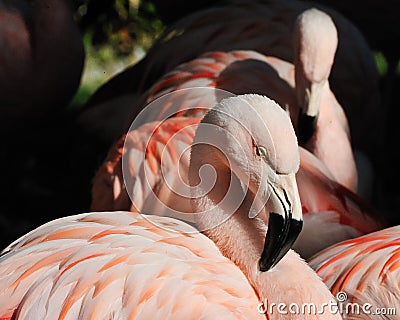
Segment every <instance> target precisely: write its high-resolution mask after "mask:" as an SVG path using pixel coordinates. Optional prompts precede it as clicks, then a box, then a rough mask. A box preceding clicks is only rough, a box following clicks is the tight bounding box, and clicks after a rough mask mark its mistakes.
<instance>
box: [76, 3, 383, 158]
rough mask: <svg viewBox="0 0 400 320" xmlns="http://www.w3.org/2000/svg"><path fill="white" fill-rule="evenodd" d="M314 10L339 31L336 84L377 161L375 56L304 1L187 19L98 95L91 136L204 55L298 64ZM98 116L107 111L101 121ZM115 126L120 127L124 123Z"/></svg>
mask: <svg viewBox="0 0 400 320" xmlns="http://www.w3.org/2000/svg"><path fill="white" fill-rule="evenodd" d="M312 7H317V8H319V9H320V10H322V11H324V12H327V13H328V14H329V15H330V16H331V17H332V19H333V21H334V23H335V25H336V27H337V29H338V37H339V44H340V45H339V47H338V49H337V52H336V57H335V62H334V64H333V66H332V72H331V75H330V83H331V86H332V91H333V92H334V93H335V95H336V97H337V98H338V100H339V102H340V103H341V105H342V106H343V107H344V108H345V111H346V114H347V116H348V117H349V123H350V127H351V128H352V131H351V135H352V142H353V144H354V146H355V147H356V148H357V149H359V150H361V151H363V152H365V153H366V154H367V156H368V157H369V158H370V159H376V157H377V155H378V154H380V153H379V152H378V151H377V150H379V146H380V145H381V144H382V139H380V132H381V131H380V129H377V130H376V131H372V130H370V128H371V127H380V126H381V125H382V123H383V122H382V121H380V117H381V115H382V112H381V110H380V108H379V75H378V72H377V69H376V64H375V60H374V58H373V56H372V53H371V52H370V50H369V47H368V45H367V43H366V41H365V39H364V38H363V36H362V35H361V33H360V32H359V31H358V29H357V28H356V27H355V26H354V25H353V24H352V23H351V22H350V21H348V20H347V19H346V18H344V17H343V16H342V15H340V14H339V13H337V12H336V11H334V10H331V9H328V8H326V7H322V6H320V5H316V4H311V3H307V2H302V1H273V0H272V1H271V0H268V1H267V0H255V1H244V0H230V1H224V2H223V3H218V4H215V5H214V6H213V7H211V8H204V9H202V10H199V11H197V12H194V13H193V14H191V15H188V16H186V17H184V18H182V19H181V20H179V21H177V22H175V23H174V24H172V25H171V26H170V27H168V28H167V29H166V30H165V32H164V34H163V35H162V36H161V38H160V39H158V40H157V41H156V42H155V44H154V45H153V47H152V48H151V49H150V50H149V51H148V53H147V55H146V57H145V58H144V59H143V60H141V61H140V62H139V63H138V64H136V65H134V66H133V67H131V68H128V69H127V70H125V71H124V72H122V73H120V74H119V75H117V76H116V77H115V78H114V79H112V80H111V81H109V82H108V83H107V84H105V85H104V86H103V87H102V88H100V90H98V91H97V92H96V93H95V94H94V95H93V97H92V99H91V101H90V102H89V103H88V105H87V106H86V108H85V112H84V114H85V113H87V116H85V117H83V119H82V122H83V123H84V124H85V126H86V128H88V130H91V129H90V128H91V126H93V127H92V129H93V130H95V131H96V132H97V133H98V135H102V133H101V132H102V131H101V130H102V129H103V128H107V124H109V123H110V121H112V119H113V118H110V113H111V112H110V111H107V110H113V111H112V113H113V114H114V116H115V117H116V118H117V119H115V121H118V120H120V119H123V116H122V115H120V116H118V110H121V113H122V114H125V110H126V108H129V101H132V100H131V99H136V98H137V97H138V96H140V95H141V94H143V93H144V92H145V91H146V90H147V89H148V88H150V87H151V86H152V85H153V84H154V83H155V81H157V80H158V79H159V78H160V77H161V76H162V75H164V74H165V73H167V72H169V71H171V70H173V69H174V68H175V67H176V66H178V65H179V64H181V63H183V62H187V61H189V60H192V59H194V58H196V57H198V56H200V55H201V54H204V53H206V52H212V51H223V52H228V51H232V50H254V51H256V52H258V53H261V54H264V55H266V56H274V57H277V58H279V59H282V60H284V61H287V62H291V63H293V62H294V53H293V45H292V39H293V36H292V32H293V26H294V24H295V21H296V19H297V17H298V15H299V14H301V13H302V12H303V11H305V10H307V9H310V8H312ZM194 39H195V40H194ZM113 98H115V99H116V100H115V101H113ZM100 112H104V114H103V116H102V115H101V114H99V113H100ZM91 113H94V114H97V118H96V121H92V117H91V116H90V114H91ZM99 118H100V119H99ZM100 121H102V123H101V125H100ZM115 127H116V128H120V129H121V128H122V126H121V122H118V124H116V126H115ZM112 132H113V131H107V132H103V134H104V135H103V138H105V139H107V141H114V140H115V139H118V138H119V137H120V135H121V134H123V132H122V131H119V132H118V133H117V134H116V135H112V134H110V133H112Z"/></svg>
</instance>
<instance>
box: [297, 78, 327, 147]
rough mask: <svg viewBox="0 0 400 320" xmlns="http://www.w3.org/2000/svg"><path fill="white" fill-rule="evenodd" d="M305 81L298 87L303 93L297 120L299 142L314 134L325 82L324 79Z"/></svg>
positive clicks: (302, 142) (308, 138)
mask: <svg viewBox="0 0 400 320" xmlns="http://www.w3.org/2000/svg"><path fill="white" fill-rule="evenodd" d="M305 82H306V83H305V84H304V85H303V86H302V88H301V89H300V90H301V91H302V92H303V94H302V98H301V102H300V111H299V118H298V122H297V137H298V139H299V142H300V143H301V144H305V143H307V142H308V141H309V140H310V139H311V137H312V136H313V134H314V131H315V127H316V124H317V120H318V115H319V107H320V104H321V96H322V87H323V86H324V85H325V83H326V81H322V82H317V83H312V82H309V81H305ZM300 86H301V85H300Z"/></svg>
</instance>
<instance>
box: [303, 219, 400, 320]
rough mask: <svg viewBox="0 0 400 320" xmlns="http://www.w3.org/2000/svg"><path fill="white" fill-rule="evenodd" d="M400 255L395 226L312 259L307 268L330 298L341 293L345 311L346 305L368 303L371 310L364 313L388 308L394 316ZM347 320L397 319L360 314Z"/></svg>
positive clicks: (399, 300)
mask: <svg viewBox="0 0 400 320" xmlns="http://www.w3.org/2000/svg"><path fill="white" fill-rule="evenodd" d="M399 254H400V226H395V227H391V228H388V229H384V230H380V231H377V232H374V233H371V234H367V235H365V236H362V237H359V238H356V239H351V240H347V241H344V242H341V243H339V244H336V245H334V246H332V247H330V248H327V249H325V250H324V251H322V252H320V253H318V254H317V255H315V256H313V257H312V258H311V259H310V260H309V264H310V265H311V266H312V267H313V268H314V269H315V270H316V272H317V273H318V275H319V276H320V277H321V278H322V280H323V281H324V282H325V283H326V284H327V286H328V287H329V288H330V289H331V291H332V293H333V294H335V295H336V294H339V293H340V294H341V295H343V293H344V295H343V296H342V298H341V299H342V301H341V302H343V304H344V307H345V304H346V303H357V304H358V305H360V306H361V305H363V304H365V303H369V304H370V305H371V306H372V308H370V309H369V310H367V311H372V312H375V311H376V309H375V308H391V310H392V311H391V312H393V308H394V310H395V312H398V310H400V290H399V270H400V268H399ZM345 298H346V299H345ZM343 310H346V309H344V308H343ZM356 311H357V310H356ZM389 311H390V309H386V311H385V310H382V312H389ZM346 319H347V318H346ZM348 319H398V315H396V314H393V313H392V315H390V314H386V315H385V314H381V315H379V314H375V315H372V314H366V313H365V312H361V313H360V314H350V315H348Z"/></svg>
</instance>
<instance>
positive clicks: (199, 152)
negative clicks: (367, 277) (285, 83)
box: [0, 95, 340, 320]
mask: <svg viewBox="0 0 400 320" xmlns="http://www.w3.org/2000/svg"><path fill="white" fill-rule="evenodd" d="M244 113H246V114H252V115H253V118H251V119H252V120H253V119H254V116H257V117H259V119H260V121H259V122H257V123H254V122H253V121H252V120H250V119H246V118H243V121H237V120H235V119H240V118H238V116H240V117H241V116H243V114H244ZM209 125H211V126H212V127H213V128H215V129H216V131H215V133H216V134H217V136H216V137H215V138H216V139H217V140H219V139H223V140H224V141H226V143H227V145H228V146H229V148H227V149H225V150H217V149H215V148H214V147H213V146H212V145H209V144H205V143H202V141H204V140H203V138H204V137H205V136H207V135H208V134H209V132H210V131H209V127H208V126H209ZM218 128H219V129H218ZM265 128H268V129H269V132H270V135H271V136H270V137H269V138H271V139H269V138H267V136H266V135H265V134H264V133H265ZM221 129H223V130H221ZM261 133H263V134H261ZM232 135H235V136H236V137H240V138H239V139H236V141H235V140H234V139H232ZM195 141H197V142H198V143H197V144H194V145H193V147H192V156H191V160H190V166H189V177H190V179H189V180H190V185H191V187H192V188H193V189H192V195H193V199H192V202H191V204H192V208H193V213H198V214H194V215H195V216H196V217H197V218H196V225H197V226H198V227H199V228H201V230H203V233H205V234H206V235H207V236H208V238H209V239H208V238H207V237H205V236H204V235H203V234H201V233H199V232H198V231H197V230H196V229H194V228H193V227H191V226H189V225H187V224H185V223H183V222H180V221H178V220H176V219H171V218H168V217H158V216H155V215H152V216H146V215H139V214H137V213H131V212H106V213H87V214H81V215H77V216H71V217H65V218H61V219H58V220H55V221H52V222H50V223H48V224H45V225H43V226H41V227H39V228H38V229H36V230H34V231H32V232H31V233H28V234H27V235H25V236H24V237H22V238H20V239H19V240H17V241H16V242H14V243H13V244H11V245H10V246H9V247H8V248H6V249H5V250H4V251H3V253H2V256H1V257H0V279H1V283H2V290H1V292H0V302H1V303H0V317H2V318H3V319H15V320H16V319H24V318H36V319H39V318H40V319H43V318H48V317H51V318H54V317H55V318H58V319H77V318H79V319H81V318H82V319H106V318H131V319H148V318H152V319H187V318H196V319H197V318H205V319H215V318H216V317H218V318H234V319H255V318H267V319H299V318H300V319H305V320H311V319H313V320H317V319H325V320H326V319H332V320H333V319H340V316H339V315H338V314H331V313H330V312H329V310H326V309H325V310H324V312H323V313H322V314H305V315H300V316H299V315H297V314H288V315H282V314H279V313H278V312H272V313H266V314H265V315H261V314H258V307H257V305H259V303H260V301H262V302H264V301H267V299H268V302H269V303H272V302H274V303H278V302H279V303H284V304H286V305H289V304H291V303H297V304H298V305H302V304H303V303H315V304H316V305H317V306H321V305H322V304H323V303H328V302H329V301H330V300H332V299H333V297H332V295H331V293H330V292H329V290H328V289H327V288H326V286H325V285H324V284H323V283H322V281H321V280H320V279H319V278H318V277H317V276H316V274H315V273H314V272H313V271H312V269H311V268H310V267H309V266H308V265H307V264H306V263H305V262H304V261H303V260H302V259H301V258H299V256H298V255H297V254H296V253H295V252H293V251H292V250H289V249H290V246H291V244H292V243H293V241H294V240H295V238H296V236H297V234H298V232H299V231H300V229H301V205H300V200H299V195H298V192H297V187H296V181H295V173H296V171H297V169H298V166H299V153H298V148H297V139H296V136H295V133H294V130H293V127H292V126H291V123H290V119H289V117H288V115H287V114H286V113H285V112H284V111H283V110H282V109H281V108H280V106H278V105H277V104H276V103H274V102H273V101H272V100H270V99H268V98H266V97H263V96H258V95H244V96H239V97H234V98H229V99H225V100H223V101H221V103H219V104H217V105H216V106H215V107H214V108H213V109H211V110H210V111H209V112H208V113H207V114H206V116H205V117H204V119H203V120H202V123H201V125H199V126H198V129H197V130H196V137H195ZM272 141H273V142H274V145H272ZM238 148H239V149H240V150H242V151H243V152H244V154H245V158H242V157H239V156H238V155H239V153H238V152H237V150H238ZM272 148H275V151H276V157H274V158H270V156H269V154H268V153H266V152H264V151H271V149H272ZM221 151H224V156H225V157H221V155H220V154H219V152H221ZM226 160H228V161H229V162H227V161H226ZM247 164H248V165H249V168H251V170H250V172H248V173H249V174H250V175H249V177H250V180H249V181H248V182H249V184H248V187H249V189H248V190H247V191H246V190H245V189H243V185H246V183H247V181H245V180H242V179H243V178H245V177H246V176H247V172H244V171H243V170H245V168H246V167H247ZM205 165H206V166H207V165H211V166H213V167H214V168H215V169H216V172H217V180H216V184H215V185H214V187H213V188H212V189H211V190H210V191H209V192H208V193H207V194H202V195H200V196H199V197H198V195H199V192H202V191H204V187H207V186H206V185H204V184H203V183H202V182H201V183H199V179H200V176H201V175H202V173H201V172H202V167H203V166H205ZM273 170H275V171H277V172H279V174H276V175H275V176H274V179H272V180H270V179H267V180H265V179H264V178H265V177H264V175H265V174H266V173H267V174H268V176H269V175H270V174H271V173H273ZM199 175H200V176H199ZM232 177H233V179H232ZM230 181H231V182H232V183H231V184H230ZM229 185H230V186H232V188H233V189H231V190H234V193H233V194H232V195H233V196H237V195H238V194H242V195H243V196H244V199H245V200H244V202H243V203H242V204H241V205H240V206H239V207H237V208H235V210H234V211H233V212H227V211H226V207H225V204H226V203H225V202H224V201H223V200H222V201H216V200H218V199H219V198H220V196H221V193H223V194H226V195H228V196H229V190H230V189H229ZM267 189H271V190H272V193H271V196H270V197H269V199H268V200H267V201H266V202H265V203H264V204H263V205H262V207H261V208H260V212H259V215H258V216H257V217H254V218H252V219H251V218H250V217H249V213H250V209H251V208H252V207H253V201H252V200H251V199H255V200H257V199H258V196H259V195H260V196H261V197H264V194H265V192H266V190H267ZM259 191H261V192H259ZM251 195H252V196H251ZM224 203H225V204H224ZM227 214H228V218H227V216H226V215H227ZM216 221H218V222H217V223H216V224H215V223H214V222H216ZM267 225H268V228H267ZM210 239H211V240H212V241H210ZM218 249H219V250H218ZM286 253H287V254H286ZM224 256H225V257H226V258H225V257H224ZM270 268H273V269H272V270H271V271H268V270H269V269H270ZM301 283H307V285H306V286H305V285H300V284H301ZM182 296H184V297H185V299H183V300H182ZM267 311H268V309H267Z"/></svg>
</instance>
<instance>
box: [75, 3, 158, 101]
mask: <svg viewBox="0 0 400 320" xmlns="http://www.w3.org/2000/svg"><path fill="white" fill-rule="evenodd" d="M74 5H75V18H76V21H77V22H78V24H79V26H80V28H81V30H82V33H83V41H84V45H85V50H86V61H85V69H84V72H83V76H82V80H81V86H80V88H79V90H78V92H77V94H76V96H75V98H74V99H73V101H72V103H71V104H70V107H72V108H76V107H80V106H82V105H83V104H84V103H85V102H86V101H87V100H88V99H89V97H90V96H91V95H92V94H93V93H94V91H96V89H97V88H98V87H100V86H101V85H102V84H103V83H105V82H106V81H107V80H109V79H110V78H111V77H112V76H113V75H115V74H116V73H118V72H120V71H122V70H123V69H124V68H126V67H127V66H128V65H132V64H134V63H136V62H137V61H138V60H139V59H140V58H141V57H142V56H143V55H144V54H145V52H146V51H147V50H148V49H149V48H150V46H151V45H152V44H153V42H154V40H155V39H156V38H157V37H159V36H160V34H161V33H162V31H163V29H164V25H163V23H162V22H161V20H160V19H159V18H158V17H157V15H156V13H155V8H154V5H153V4H152V3H151V2H150V1H148V0H112V1H110V0H75V2H74Z"/></svg>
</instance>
